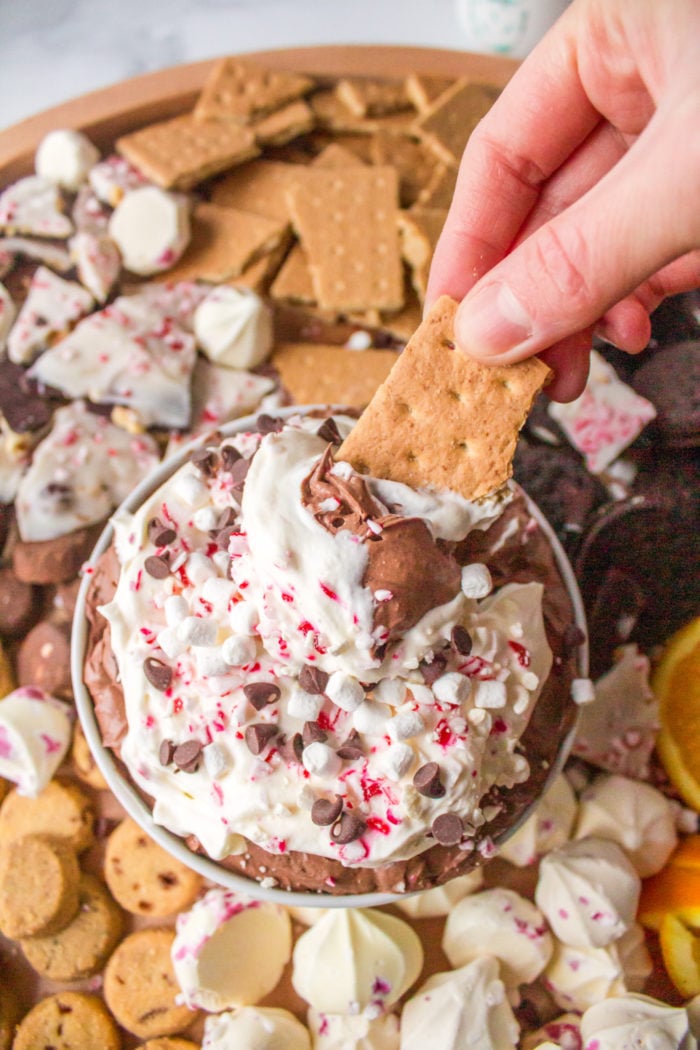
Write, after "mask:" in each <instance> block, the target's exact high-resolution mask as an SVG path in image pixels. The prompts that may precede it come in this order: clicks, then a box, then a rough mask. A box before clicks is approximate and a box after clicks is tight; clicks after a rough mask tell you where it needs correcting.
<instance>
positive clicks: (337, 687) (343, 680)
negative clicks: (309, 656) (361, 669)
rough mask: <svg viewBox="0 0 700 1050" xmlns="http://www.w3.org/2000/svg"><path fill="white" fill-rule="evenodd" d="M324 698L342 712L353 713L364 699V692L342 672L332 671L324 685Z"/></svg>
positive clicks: (358, 684)
mask: <svg viewBox="0 0 700 1050" xmlns="http://www.w3.org/2000/svg"><path fill="white" fill-rule="evenodd" d="M325 692H326V696H327V697H328V698H329V700H331V701H332V702H333V703H334V704H335V706H336V707H339V708H340V709H341V710H342V711H355V710H357V708H358V707H359V706H360V704H361V703H362V701H363V700H364V698H365V691H364V689H363V688H362V686H361V685H360V683H359V682H358V681H357V679H356V678H352V677H351V676H350V675H347V674H345V673H344V672H343V671H334V672H333V674H332V675H331V676H330V677H329V679H328V684H327V685H326V689H325Z"/></svg>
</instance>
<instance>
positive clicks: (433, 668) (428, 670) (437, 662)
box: [418, 653, 447, 685]
mask: <svg viewBox="0 0 700 1050" xmlns="http://www.w3.org/2000/svg"><path fill="white" fill-rule="evenodd" d="M446 666H447V657H446V656H445V654H444V653H435V656H434V657H433V659H432V661H431V662H430V663H426V662H425V661H421V663H420V664H419V666H418V670H419V671H420V673H421V675H422V677H423V681H424V682H425V684H426V685H432V684H433V683H434V682H436V681H437V679H438V678H440V677H441V676H442V675H443V674H444V673H445V667H446Z"/></svg>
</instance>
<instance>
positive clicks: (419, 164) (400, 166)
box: [371, 131, 439, 208]
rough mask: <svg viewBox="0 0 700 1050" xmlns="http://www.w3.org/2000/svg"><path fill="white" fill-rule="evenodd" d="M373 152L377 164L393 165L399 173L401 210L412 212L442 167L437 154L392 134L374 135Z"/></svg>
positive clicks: (373, 159)
mask: <svg viewBox="0 0 700 1050" xmlns="http://www.w3.org/2000/svg"><path fill="white" fill-rule="evenodd" d="M371 149H372V162H373V163H374V164H380V165H381V164H390V165H391V166H392V167H394V168H396V170H397V171H398V173H399V197H400V200H401V206H402V207H403V208H410V207H411V205H412V204H415V203H416V201H417V199H418V194H419V193H420V192H421V190H422V188H423V187H424V186H425V185H426V183H428V182H429V181H430V179H431V178H432V176H433V173H434V171H435V168H436V167H437V166H438V164H439V161H438V160H437V158H436V157H435V154H434V153H433V151H432V150H431V149H428V147H427V146H425V145H424V144H423V143H422V142H416V141H415V140H414V139H411V138H409V137H408V136H407V135H396V134H394V133H393V132H390V131H378V132H377V133H376V134H375V135H373V136H372V139H371Z"/></svg>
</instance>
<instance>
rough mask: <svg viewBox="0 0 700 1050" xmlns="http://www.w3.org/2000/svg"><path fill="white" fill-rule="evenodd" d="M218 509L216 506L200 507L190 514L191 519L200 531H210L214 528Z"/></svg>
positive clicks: (217, 517)
mask: <svg viewBox="0 0 700 1050" xmlns="http://www.w3.org/2000/svg"><path fill="white" fill-rule="evenodd" d="M218 519H219V511H218V510H217V509H216V507H200V508H199V510H196V511H195V512H194V514H193V515H192V521H193V522H194V524H195V526H196V527H197V528H198V529H199V531H200V532H211V531H212V530H213V529H215V528H216V523H217V521H218Z"/></svg>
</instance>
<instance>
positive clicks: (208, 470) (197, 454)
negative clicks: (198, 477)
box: [190, 448, 219, 478]
mask: <svg viewBox="0 0 700 1050" xmlns="http://www.w3.org/2000/svg"><path fill="white" fill-rule="evenodd" d="M190 462H191V463H192V464H193V465H194V466H195V467H196V468H197V470H198V471H199V472H200V474H203V475H204V477H205V478H211V477H213V476H214V474H216V470H217V467H218V465H219V457H218V456H217V454H216V452H215V451H214V449H213V448H196V449H195V450H194V452H193V453H192V455H191V456H190Z"/></svg>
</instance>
